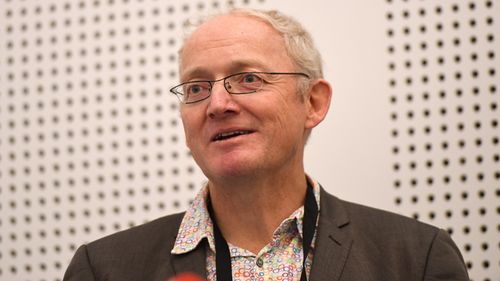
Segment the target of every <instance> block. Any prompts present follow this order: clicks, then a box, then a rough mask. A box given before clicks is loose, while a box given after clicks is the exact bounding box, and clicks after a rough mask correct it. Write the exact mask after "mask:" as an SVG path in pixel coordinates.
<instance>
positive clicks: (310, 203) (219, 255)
mask: <svg viewBox="0 0 500 281" xmlns="http://www.w3.org/2000/svg"><path fill="white" fill-rule="evenodd" d="M207 209H208V213H209V214H210V218H211V219H212V223H213V227H214V239H215V266H216V276H217V278H216V280H217V281H232V280H233V274H232V272H231V254H230V252H229V246H228V245H227V242H226V239H224V236H222V233H221V232H220V229H219V226H218V225H217V222H216V221H215V219H214V211H213V208H212V202H211V200H210V198H208V200H207ZM317 217H318V205H317V204H316V199H315V198H314V192H313V187H312V186H311V184H310V183H309V181H307V190H306V201H305V204H304V221H303V228H302V233H303V240H302V252H303V254H304V257H303V260H302V273H301V275H300V281H307V274H306V260H307V255H308V254H309V250H310V249H311V243H312V239H313V237H314V232H315V230H316V219H317Z"/></svg>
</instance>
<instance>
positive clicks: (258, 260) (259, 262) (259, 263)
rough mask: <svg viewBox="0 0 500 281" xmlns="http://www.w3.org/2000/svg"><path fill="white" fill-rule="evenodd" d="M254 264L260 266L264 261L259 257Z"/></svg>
mask: <svg viewBox="0 0 500 281" xmlns="http://www.w3.org/2000/svg"><path fill="white" fill-rule="evenodd" d="M256 264H257V266H258V267H262V266H263V265H264V261H263V260H262V259H261V258H258V259H257V262H256Z"/></svg>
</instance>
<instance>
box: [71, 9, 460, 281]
mask: <svg viewBox="0 0 500 281" xmlns="http://www.w3.org/2000/svg"><path fill="white" fill-rule="evenodd" d="M180 78H181V82H182V84H180V85H179V86H176V87H174V88H173V89H172V92H173V93H175V94H176V95H177V96H178V97H179V98H180V100H181V102H182V105H181V109H180V110H181V117H182V121H183V125H184V130H185V134H186V140H187V145H188V147H189V148H190V150H191V151H192V154H193V157H194V159H195V161H196V162H197V164H198V165H199V166H200V167H201V169H202V170H203V172H204V174H205V175H206V177H207V178H208V183H207V185H206V187H205V188H203V189H202V190H201V191H200V193H199V194H198V195H197V197H196V198H195V200H194V202H193V204H192V206H191V207H190V209H189V210H188V211H187V212H186V213H183V214H176V215H172V216H167V217H164V218H161V219H159V220H156V221H153V222H150V223H148V224H145V225H143V226H139V227H136V228H132V229H130V230H127V231H124V232H120V233H117V234H114V235H111V236H109V237H106V238H103V239H101V240H98V241H95V242H93V243H90V244H88V245H85V246H82V247H80V248H79V249H78V251H77V253H76V254H75V257H74V258H73V261H72V263H71V264H70V266H69V268H68V270H67V272H66V275H65V280H110V281H111V280H120V281H124V280H166V279H168V278H171V277H172V276H175V275H176V274H179V273H183V272H194V273H198V274H199V275H201V276H203V277H206V278H207V279H208V280H219V281H220V280H231V279H232V280H384V281H387V280H468V277H467V271H466V269H465V267H464V264H463V260H462V257H461V255H460V253H459V251H458V249H457V248H456V246H455V244H454V243H453V242H452V241H451V239H450V238H449V236H448V235H447V234H446V232H444V231H442V230H439V229H437V228H434V227H432V226H429V225H425V224H422V223H419V222H417V221H415V220H412V219H408V218H404V217H402V216H399V215H395V214H391V213H387V212H384V211H380V210H375V209H371V208H368V207H363V206H359V205H356V204H352V203H348V202H344V201H341V200H339V199H337V198H335V197H333V196H332V195H330V194H328V193H326V192H325V191H324V190H323V189H322V188H321V187H320V185H319V184H318V183H317V182H315V181H314V180H313V179H312V178H310V177H308V176H307V175H306V174H305V171H304V166H303V154H304V146H305V143H306V141H307V138H308V136H309V134H310V132H311V129H312V128H314V127H315V126H316V125H318V124H319V123H320V122H321V121H322V120H323V119H324V117H325V116H326V113H327V111H328V108H329V105H330V99H331V87H330V85H329V83H328V82H327V81H325V80H324V79H323V78H322V70H321V59H320V56H319V54H318V52H317V50H316V48H315V47H314V45H313V43H312V40H311V38H310V36H309V34H308V33H307V32H306V31H305V30H304V29H303V28H302V27H301V25H300V24H299V23H297V22H296V21H294V20H293V19H291V18H289V17H287V16H284V15H282V14H280V13H278V12H258V11H250V10H236V11H231V12H229V13H227V14H223V15H219V16H215V17H213V18H210V19H209V20H207V21H205V22H204V23H203V24H201V25H200V26H199V27H198V28H197V29H196V30H195V31H194V33H192V34H191V35H190V37H189V38H188V39H187V40H186V42H185V44H184V47H183V49H182V50H181V52H180Z"/></svg>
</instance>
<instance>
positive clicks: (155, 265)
mask: <svg viewBox="0 0 500 281" xmlns="http://www.w3.org/2000/svg"><path fill="white" fill-rule="evenodd" d="M320 204H321V208H320V217H319V226H318V230H317V231H318V234H317V235H318V236H317V241H316V247H315V248H316V249H315V252H314V259H313V264H312V269H311V276H310V280H312V281H319V280H342V281H348V280H353V281H354V280H355V281H363V280H367V281H368V280H370V281H373V280H381V281H390V280H404V281H411V280H419V281H421V280H426V281H427V280H428V281H432V280H469V278H468V276H467V270H466V268H465V266H464V262H463V259H462V256H461V255H460V252H459V250H458V249H457V247H456V246H455V244H454V243H453V241H452V240H451V239H450V237H449V236H448V234H447V233H446V232H445V231H443V230H440V229H437V228H435V227H433V226H430V225H426V224H423V223H420V222H418V221H416V220H413V219H410V218H406V217H403V216H400V215H396V214H392V213H389V212H385V211H381V210H377V209H373V208H369V207H365V206H361V205H357V204H353V203H349V202H345V201H342V200H340V199H338V198H336V197H334V196H332V195H330V194H328V193H326V192H325V191H324V190H323V189H322V190H321V203H320ZM182 217H183V214H175V215H170V216H166V217H163V218H160V219H157V220H155V221H152V222H149V223H147V224H144V225H142V226H138V227H135V228H131V229H129V230H125V231H122V232H119V233H116V234H113V235H111V236H108V237H105V238H102V239H100V240H97V241H94V242H92V243H90V244H88V245H83V246H81V247H80V248H79V249H78V250H77V251H76V254H75V256H74V257H73V260H72V261H71V263H70V265H69V267H68V269H67V271H66V274H65V276H64V280H65V281H94V280H95V281H97V280H98V281H149V280H151V281H165V280H166V279H168V278H169V277H172V276H174V275H175V274H178V273H181V272H194V273H198V274H199V275H200V276H206V270H205V253H206V252H205V251H206V247H207V246H208V243H206V240H205V242H204V243H201V244H200V245H199V246H198V248H197V249H196V250H194V251H192V252H189V253H187V254H184V255H180V256H179V255H171V254H170V250H171V249H172V247H173V244H174V241H175V237H176V235H177V231H178V228H179V225H180V223H181V220H182Z"/></svg>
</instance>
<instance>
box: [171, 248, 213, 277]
mask: <svg viewBox="0 0 500 281" xmlns="http://www.w3.org/2000/svg"><path fill="white" fill-rule="evenodd" d="M204 241H205V243H203V242H202V243H200V244H199V245H198V247H196V249H194V250H192V251H190V252H187V253H185V254H181V255H172V267H173V271H174V272H173V273H174V275H176V274H180V273H185V272H189V273H196V274H198V275H199V276H200V277H203V278H207V272H206V265H205V264H206V249H205V248H206V244H207V243H206V240H204Z"/></svg>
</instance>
